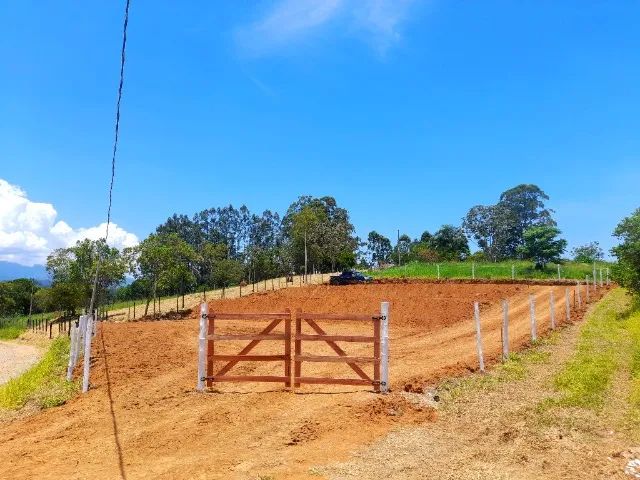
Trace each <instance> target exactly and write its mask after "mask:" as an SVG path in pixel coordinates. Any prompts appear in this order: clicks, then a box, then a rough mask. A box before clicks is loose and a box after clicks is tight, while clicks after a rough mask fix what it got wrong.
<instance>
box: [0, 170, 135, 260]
mask: <svg viewBox="0 0 640 480" xmlns="http://www.w3.org/2000/svg"><path fill="white" fill-rule="evenodd" d="M57 216H58V213H57V212H56V210H55V208H54V207H53V205H51V204H50V203H39V202H32V201H31V200H29V199H28V198H27V194H26V192H25V191H24V190H22V189H21V188H20V187H18V186H16V185H12V184H10V183H9V182H7V181H5V180H3V179H1V178H0V261H5V262H13V263H19V264H21V265H27V266H32V265H36V264H44V263H45V262H46V259H47V255H48V254H49V253H50V252H51V251H52V250H54V249H56V248H61V247H68V246H71V245H74V244H75V243H76V241H78V240H81V239H84V238H89V239H92V240H97V239H98V238H101V237H104V235H105V231H106V226H107V225H106V223H102V224H100V225H98V226H96V227H89V228H77V229H74V228H72V227H70V226H69V225H68V224H67V223H66V222H64V221H63V220H57V221H56V217H57ZM137 243H138V238H137V237H136V236H135V235H134V234H133V233H129V232H127V231H125V230H123V229H122V228H120V227H119V226H118V225H116V224H115V223H112V224H111V225H110V227H109V245H111V246H114V247H118V248H123V247H130V246H133V245H136V244H137Z"/></svg>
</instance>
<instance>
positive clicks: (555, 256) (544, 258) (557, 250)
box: [518, 225, 567, 269]
mask: <svg viewBox="0 0 640 480" xmlns="http://www.w3.org/2000/svg"><path fill="white" fill-rule="evenodd" d="M559 235H560V230H559V229H558V228H557V227H554V226H551V225H538V226H535V227H529V228H528V229H526V230H525V231H524V243H523V244H522V245H520V246H519V247H518V252H519V253H520V254H522V256H523V258H527V259H530V260H533V261H534V262H535V263H536V268H539V269H543V268H544V267H545V266H546V264H547V263H549V262H559V261H560V256H561V255H562V253H563V252H564V250H565V249H566V248H567V241H566V240H564V239H562V238H558V236H559Z"/></svg>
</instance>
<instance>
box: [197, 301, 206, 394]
mask: <svg viewBox="0 0 640 480" xmlns="http://www.w3.org/2000/svg"><path fill="white" fill-rule="evenodd" d="M208 328H209V304H208V303H206V302H202V304H200V334H199V335H198V385H197V387H196V388H197V389H198V391H199V392H202V391H204V385H205V377H206V376H207V365H206V364H207V330H208Z"/></svg>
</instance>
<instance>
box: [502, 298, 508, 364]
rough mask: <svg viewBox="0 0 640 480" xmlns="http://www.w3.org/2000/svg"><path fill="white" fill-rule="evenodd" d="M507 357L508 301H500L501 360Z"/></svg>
mask: <svg viewBox="0 0 640 480" xmlns="http://www.w3.org/2000/svg"><path fill="white" fill-rule="evenodd" d="M508 357H509V302H508V301H507V300H503V301H502V361H505V360H506V359H507V358H508Z"/></svg>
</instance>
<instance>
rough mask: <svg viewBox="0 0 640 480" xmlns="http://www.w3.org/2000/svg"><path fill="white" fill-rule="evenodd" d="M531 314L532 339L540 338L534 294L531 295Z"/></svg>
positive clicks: (533, 340)
mask: <svg viewBox="0 0 640 480" xmlns="http://www.w3.org/2000/svg"><path fill="white" fill-rule="evenodd" d="M529 315H530V317H531V341H532V342H535V341H536V340H537V339H538V327H537V325H536V299H535V297H534V296H533V295H529Z"/></svg>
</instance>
